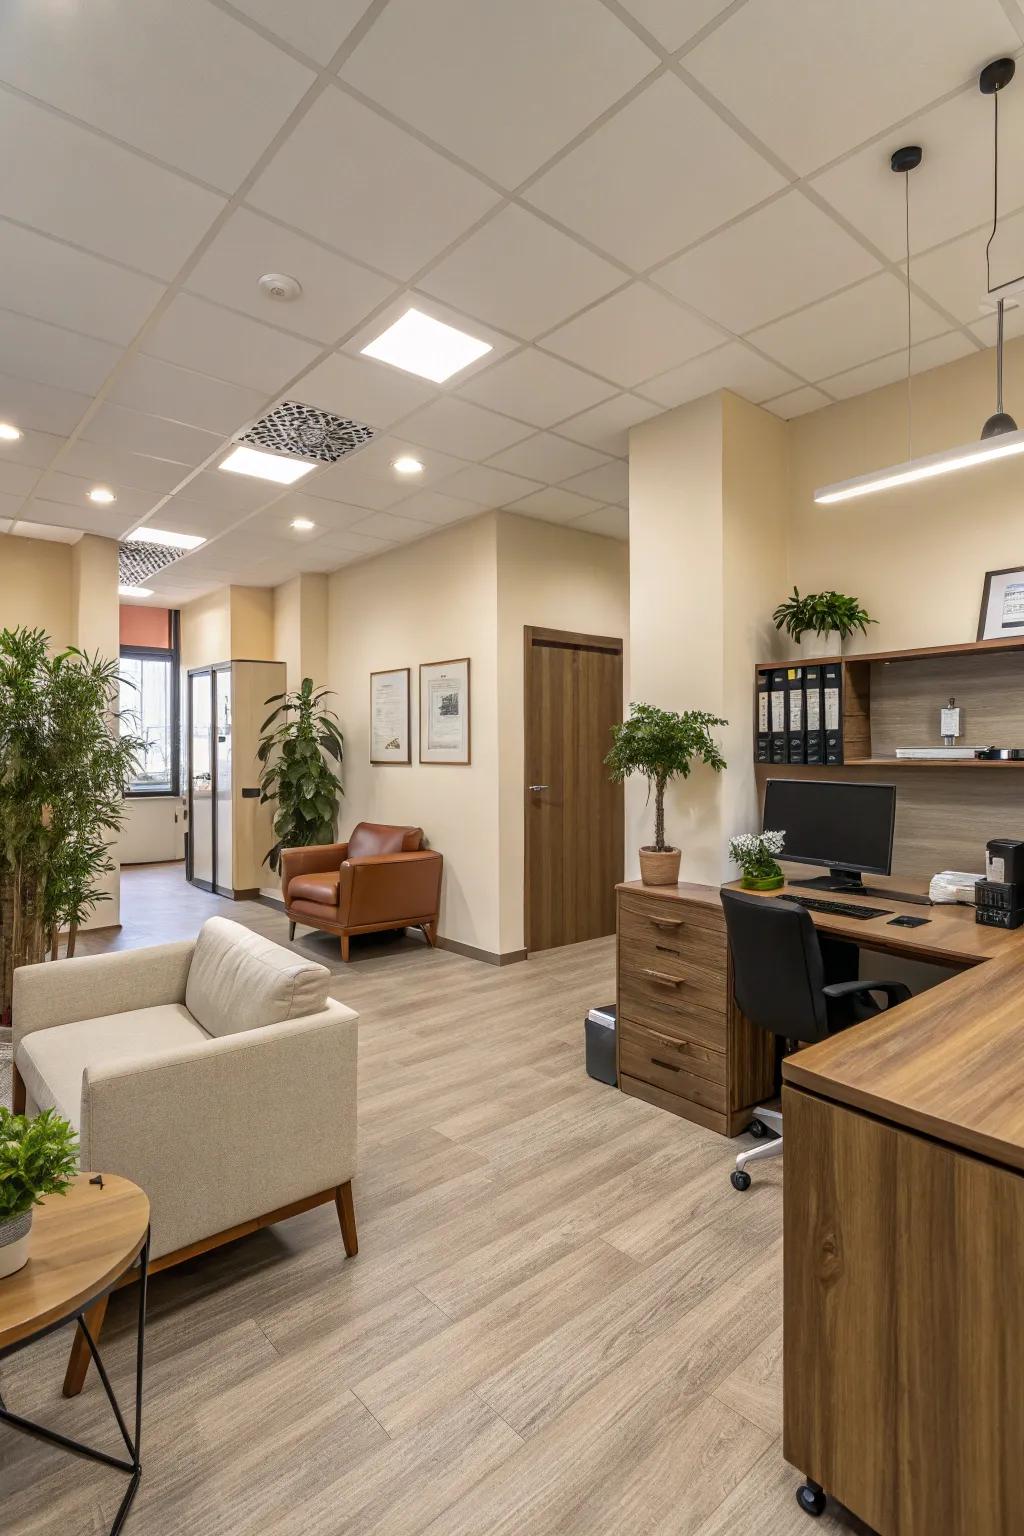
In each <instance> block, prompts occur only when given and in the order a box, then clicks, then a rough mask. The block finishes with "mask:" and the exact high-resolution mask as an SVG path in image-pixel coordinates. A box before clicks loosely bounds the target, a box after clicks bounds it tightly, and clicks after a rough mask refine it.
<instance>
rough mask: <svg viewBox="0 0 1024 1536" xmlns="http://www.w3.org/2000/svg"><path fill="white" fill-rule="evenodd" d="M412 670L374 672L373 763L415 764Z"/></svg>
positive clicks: (372, 704) (371, 753) (371, 757)
mask: <svg viewBox="0 0 1024 1536" xmlns="http://www.w3.org/2000/svg"><path fill="white" fill-rule="evenodd" d="M410 734H411V718H410V708H409V668H408V667H396V668H395V670H394V671H392V672H371V673H370V762H371V763H411V762H412V754H411V752H410V749H409V738H410Z"/></svg>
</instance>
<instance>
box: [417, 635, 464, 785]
mask: <svg viewBox="0 0 1024 1536" xmlns="http://www.w3.org/2000/svg"><path fill="white" fill-rule="evenodd" d="M420 762H421V763H468V762H469V657H468V656H463V657H461V658H460V659H459V660H458V661H430V662H424V663H423V664H422V665H421V667H420Z"/></svg>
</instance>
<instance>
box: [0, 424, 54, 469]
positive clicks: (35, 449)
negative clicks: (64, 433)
mask: <svg viewBox="0 0 1024 1536" xmlns="http://www.w3.org/2000/svg"><path fill="white" fill-rule="evenodd" d="M0 416H2V417H3V420H5V421H10V420H11V419H12V418H10V417H8V416H6V415H3V413H2V412H0ZM13 424H14V425H15V426H20V427H21V428H22V434H21V436H20V437H19V438H18V440H17V442H14V443H8V442H0V460H2V461H3V462H4V463H7V464H31V465H32V466H33V467H34V468H35V469H45V468H46V466H47V465H48V464H49V462H50V460H51V459H52V458H53V456H54V454H55V453H56V452H57V449H58V448H60V447H61V445H62V444H63V443H64V438H63V437H58V436H57V435H56V433H53V432H32V431H29V430H26V428H25V424H24V422H19V421H17V420H16V419H15V420H14V422H13Z"/></svg>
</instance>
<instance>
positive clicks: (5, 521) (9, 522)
mask: <svg viewBox="0 0 1024 1536" xmlns="http://www.w3.org/2000/svg"><path fill="white" fill-rule="evenodd" d="M13 527H14V519H13V517H0V533H10V531H11V529H12V528H13Z"/></svg>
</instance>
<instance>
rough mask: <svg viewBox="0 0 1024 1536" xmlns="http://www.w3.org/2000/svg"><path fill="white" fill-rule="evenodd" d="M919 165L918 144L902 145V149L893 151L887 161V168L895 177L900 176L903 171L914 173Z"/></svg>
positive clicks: (919, 153)
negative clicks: (888, 167)
mask: <svg viewBox="0 0 1024 1536" xmlns="http://www.w3.org/2000/svg"><path fill="white" fill-rule="evenodd" d="M920 164H921V146H920V144H904V146H903V148H902V149H894V150H893V152H892V155H891V157H890V159H889V166H890V169H891V170H894V171H895V172H896V174H897V176H902V175H903V173H904V172H905V171H916V170H917V168H918V166H919V165H920Z"/></svg>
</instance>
